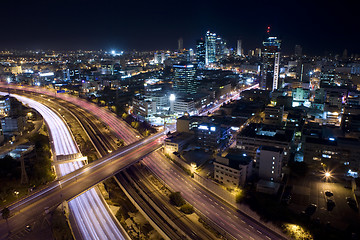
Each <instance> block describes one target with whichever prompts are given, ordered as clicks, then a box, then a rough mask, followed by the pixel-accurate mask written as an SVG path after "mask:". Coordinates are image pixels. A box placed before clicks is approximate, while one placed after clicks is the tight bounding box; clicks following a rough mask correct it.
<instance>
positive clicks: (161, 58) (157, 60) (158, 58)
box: [154, 52, 165, 64]
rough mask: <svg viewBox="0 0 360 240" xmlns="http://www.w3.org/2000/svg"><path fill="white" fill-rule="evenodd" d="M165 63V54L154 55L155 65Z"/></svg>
mask: <svg viewBox="0 0 360 240" xmlns="http://www.w3.org/2000/svg"><path fill="white" fill-rule="evenodd" d="M164 61H165V53H159V52H156V53H154V63H156V64H163V63H164Z"/></svg>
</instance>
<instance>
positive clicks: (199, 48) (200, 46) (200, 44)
mask: <svg viewBox="0 0 360 240" xmlns="http://www.w3.org/2000/svg"><path fill="white" fill-rule="evenodd" d="M205 52H206V49H205V41H204V39H200V40H197V41H196V61H197V62H198V66H199V67H203V66H204V65H205Z"/></svg>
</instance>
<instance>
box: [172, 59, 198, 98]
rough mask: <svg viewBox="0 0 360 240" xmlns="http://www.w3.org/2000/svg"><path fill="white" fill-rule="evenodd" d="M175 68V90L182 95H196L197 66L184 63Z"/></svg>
mask: <svg viewBox="0 0 360 240" xmlns="http://www.w3.org/2000/svg"><path fill="white" fill-rule="evenodd" d="M173 67H174V71H175V76H174V89H175V90H176V91H178V92H180V93H186V94H194V93H196V87H197V84H196V81H195V78H194V76H195V71H196V68H195V66H194V65H193V64H189V63H182V64H178V65H173Z"/></svg>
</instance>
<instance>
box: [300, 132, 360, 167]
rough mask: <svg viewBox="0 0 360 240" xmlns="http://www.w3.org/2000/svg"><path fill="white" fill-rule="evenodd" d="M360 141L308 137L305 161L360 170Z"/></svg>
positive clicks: (305, 146) (305, 145)
mask: <svg viewBox="0 0 360 240" xmlns="http://www.w3.org/2000/svg"><path fill="white" fill-rule="evenodd" d="M359 146H360V141H359V140H358V139H355V138H343V137H338V138H335V137H330V138H327V139H324V138H314V137H307V138H306V139H305V143H304V161H305V162H307V163H309V164H311V163H316V162H332V163H337V164H339V165H345V166H349V168H352V169H353V170H354V169H360V159H359V156H360V148H359Z"/></svg>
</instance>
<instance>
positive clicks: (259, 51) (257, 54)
mask: <svg viewBox="0 0 360 240" xmlns="http://www.w3.org/2000/svg"><path fill="white" fill-rule="evenodd" d="M255 57H259V58H260V57H261V48H256V49H255Z"/></svg>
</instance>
